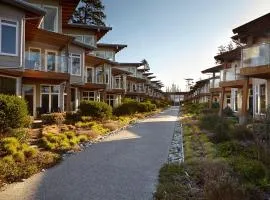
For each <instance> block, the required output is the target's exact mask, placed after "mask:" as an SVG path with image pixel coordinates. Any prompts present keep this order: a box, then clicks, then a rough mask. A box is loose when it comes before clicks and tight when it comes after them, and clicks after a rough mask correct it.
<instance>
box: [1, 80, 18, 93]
mask: <svg viewBox="0 0 270 200" xmlns="http://www.w3.org/2000/svg"><path fill="white" fill-rule="evenodd" d="M16 82H17V80H16V78H9V77H4V76H0V93H1V94H9V95H16Z"/></svg>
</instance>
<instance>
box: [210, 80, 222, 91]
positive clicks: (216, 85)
mask: <svg viewBox="0 0 270 200" xmlns="http://www.w3.org/2000/svg"><path fill="white" fill-rule="evenodd" d="M219 83H220V78H215V79H211V80H210V89H211V88H219Z"/></svg>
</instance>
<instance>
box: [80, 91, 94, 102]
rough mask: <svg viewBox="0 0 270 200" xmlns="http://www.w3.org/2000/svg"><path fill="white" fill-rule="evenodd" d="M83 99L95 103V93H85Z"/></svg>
mask: <svg viewBox="0 0 270 200" xmlns="http://www.w3.org/2000/svg"><path fill="white" fill-rule="evenodd" d="M82 98H83V100H90V101H95V92H91V91H84V92H83V95H82Z"/></svg>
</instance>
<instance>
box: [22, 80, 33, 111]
mask: <svg viewBox="0 0 270 200" xmlns="http://www.w3.org/2000/svg"><path fill="white" fill-rule="evenodd" d="M23 97H24V99H25V101H26V102H27V108H28V112H29V114H30V115H31V116H35V86H34V85H23Z"/></svg>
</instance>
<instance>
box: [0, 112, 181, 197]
mask: <svg viewBox="0 0 270 200" xmlns="http://www.w3.org/2000/svg"><path fill="white" fill-rule="evenodd" d="M177 113H178V107H172V108H170V109H168V110H166V111H164V112H163V113H160V114H158V115H156V116H155V117H152V118H149V119H146V120H143V121H142V122H141V123H139V124H137V125H135V126H134V127H131V128H129V129H127V130H123V131H121V132H120V133H119V134H116V135H114V136H110V137H108V138H107V139H105V140H104V141H103V142H101V143H98V144H94V145H92V146H91V147H89V148H87V149H86V150H85V151H83V152H80V153H78V154H76V155H73V156H71V157H69V158H67V159H66V160H65V161H64V162H62V163H61V164H60V165H58V166H56V167H53V168H51V169H49V170H47V171H45V172H43V173H39V174H36V175H34V176H33V177H31V178H29V179H27V180H26V181H25V182H21V183H16V184H12V185H9V186H8V188H7V189H6V190H5V191H3V192H0V199H1V200H2V199H3V200H20V199H26V200H29V199H42V200H129V199H131V200H133V199H134V200H149V199H152V192H153V191H154V189H155V184H156V181H157V176H158V171H159V169H160V167H161V166H162V164H163V163H164V162H166V160H167V155H168V150H169V145H170V143H171V139H172V135H173V130H174V124H175V121H176V119H177Z"/></svg>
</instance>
